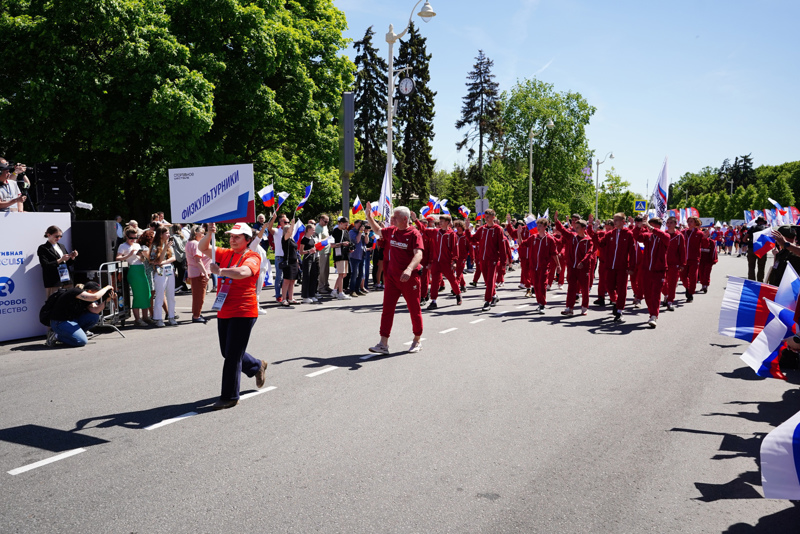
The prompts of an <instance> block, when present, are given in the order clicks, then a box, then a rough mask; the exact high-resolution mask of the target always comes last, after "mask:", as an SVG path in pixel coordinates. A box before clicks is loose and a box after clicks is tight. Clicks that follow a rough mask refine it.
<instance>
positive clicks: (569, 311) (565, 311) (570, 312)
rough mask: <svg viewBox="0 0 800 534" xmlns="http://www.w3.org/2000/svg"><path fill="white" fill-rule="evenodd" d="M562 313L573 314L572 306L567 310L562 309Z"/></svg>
mask: <svg viewBox="0 0 800 534" xmlns="http://www.w3.org/2000/svg"><path fill="white" fill-rule="evenodd" d="M561 315H566V316H572V315H573V313H572V308H567V309H566V310H564V311H562V312H561Z"/></svg>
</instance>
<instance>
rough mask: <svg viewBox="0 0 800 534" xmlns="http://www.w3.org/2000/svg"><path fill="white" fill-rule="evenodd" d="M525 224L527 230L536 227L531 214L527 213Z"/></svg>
mask: <svg viewBox="0 0 800 534" xmlns="http://www.w3.org/2000/svg"><path fill="white" fill-rule="evenodd" d="M525 226H527V227H528V230H533V229H534V228H536V219H534V218H533V215H528V216H527V217H525Z"/></svg>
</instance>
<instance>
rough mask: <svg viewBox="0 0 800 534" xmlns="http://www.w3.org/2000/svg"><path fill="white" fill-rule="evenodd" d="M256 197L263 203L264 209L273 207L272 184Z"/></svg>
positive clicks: (273, 191)
mask: <svg viewBox="0 0 800 534" xmlns="http://www.w3.org/2000/svg"><path fill="white" fill-rule="evenodd" d="M258 196H260V197H261V201H262V202H264V205H265V206H266V207H268V208H271V207H272V206H274V205H275V189H274V188H273V187H272V184H269V185H268V186H267V187H265V188H264V189H262V190H261V191H259V192H258Z"/></svg>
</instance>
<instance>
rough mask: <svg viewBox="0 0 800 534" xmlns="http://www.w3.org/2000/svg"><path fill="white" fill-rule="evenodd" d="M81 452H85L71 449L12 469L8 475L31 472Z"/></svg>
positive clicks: (84, 450)
mask: <svg viewBox="0 0 800 534" xmlns="http://www.w3.org/2000/svg"><path fill="white" fill-rule="evenodd" d="M82 452H86V449H72V450H71V451H67V452H62V453H61V454H57V455H55V456H53V457H52V458H48V459H46V460H40V461H38V462H34V463H32V464H28V465H24V466H22V467H17V468H16V469H12V470H11V471H9V472H8V474H9V475H19V474H21V473H25V472H26V471H31V470H32V469H36V468H37V467H42V466H43V465H47V464H52V463H53V462H57V461H59V460H63V459H64V458H69V457H70V456H75V455H76V454H80V453H82Z"/></svg>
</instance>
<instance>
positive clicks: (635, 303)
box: [633, 299, 642, 308]
mask: <svg viewBox="0 0 800 534" xmlns="http://www.w3.org/2000/svg"><path fill="white" fill-rule="evenodd" d="M641 303H642V301H641V300H640V299H633V307H634V308H638V307H639V305H640V304H641Z"/></svg>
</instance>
